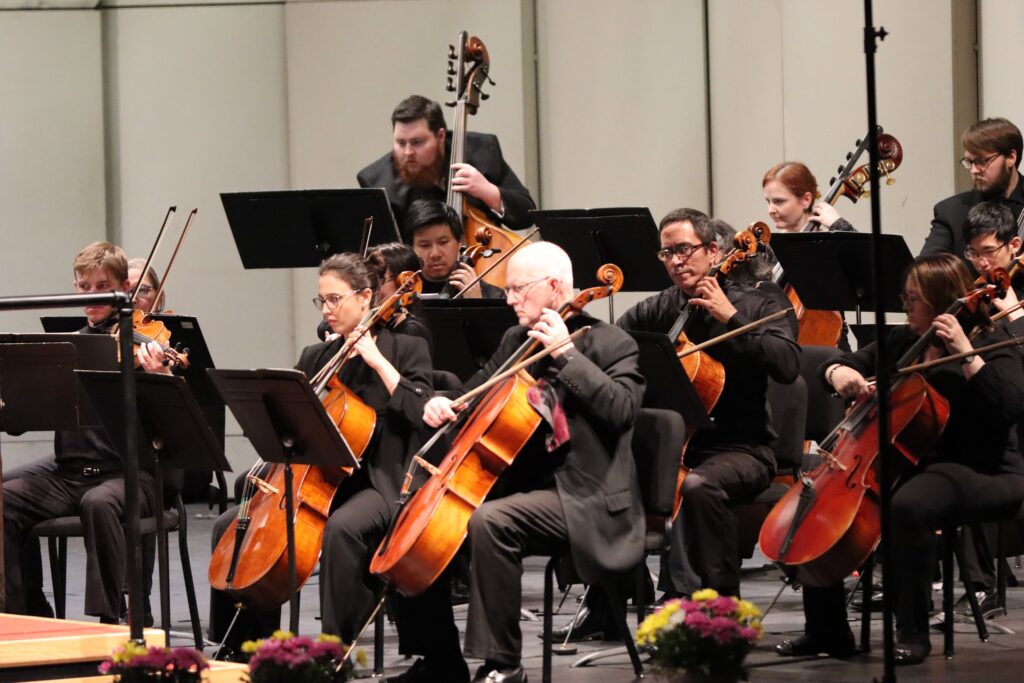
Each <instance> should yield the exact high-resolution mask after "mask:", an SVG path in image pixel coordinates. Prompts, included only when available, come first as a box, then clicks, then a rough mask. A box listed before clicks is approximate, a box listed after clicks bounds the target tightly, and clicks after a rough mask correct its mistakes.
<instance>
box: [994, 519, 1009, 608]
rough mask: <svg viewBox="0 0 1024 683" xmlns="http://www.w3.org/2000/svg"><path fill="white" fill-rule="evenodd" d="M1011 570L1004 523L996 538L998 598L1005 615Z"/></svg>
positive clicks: (1000, 526)
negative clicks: (1007, 554) (1007, 577)
mask: <svg viewBox="0 0 1024 683" xmlns="http://www.w3.org/2000/svg"><path fill="white" fill-rule="evenodd" d="M1009 571H1010V567H1009V565H1008V564H1007V563H1006V547H1005V544H1004V542H1003V524H1002V523H1000V525H999V536H998V538H997V540H996V600H997V601H998V603H999V609H1001V610H1002V612H1003V616H1004V617H1005V616H1006V574H1007V573H1008V572H1009Z"/></svg>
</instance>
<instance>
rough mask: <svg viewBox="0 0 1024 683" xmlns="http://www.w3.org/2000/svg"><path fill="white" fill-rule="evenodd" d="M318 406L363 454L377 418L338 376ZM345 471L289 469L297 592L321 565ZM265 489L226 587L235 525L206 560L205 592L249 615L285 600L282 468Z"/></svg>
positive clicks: (254, 502)
mask: <svg viewBox="0 0 1024 683" xmlns="http://www.w3.org/2000/svg"><path fill="white" fill-rule="evenodd" d="M321 402H322V404H323V406H324V408H325V409H326V411H327V414H328V415H329V416H330V417H331V420H332V421H333V422H334V424H335V425H336V426H337V427H338V430H339V432H340V433H341V435H342V437H343V438H344V439H345V441H346V443H348V445H349V448H351V449H352V453H353V454H354V455H355V456H356V458H359V459H361V458H362V456H363V454H364V453H365V452H366V448H367V446H369V444H370V439H371V438H372V437H373V432H374V429H375V427H376V424H377V413H376V411H375V410H374V409H373V408H371V407H370V406H368V405H366V403H364V402H363V401H362V400H361V399H360V398H359V397H358V396H356V395H355V394H354V393H352V391H351V390H349V389H348V387H346V386H345V385H344V384H342V383H341V382H340V381H338V378H337V376H336V375H335V376H334V377H332V378H331V380H330V381H329V382H328V384H327V391H326V393H325V395H324V396H323V397H322V398H321ZM349 474H351V470H350V469H349V468H339V469H337V470H324V469H321V468H319V467H316V466H313V465H292V477H293V479H292V493H293V496H294V523H295V566H296V578H297V586H298V587H299V588H301V587H302V585H303V584H304V583H305V582H306V581H307V580H308V579H309V577H310V575H311V574H312V573H313V569H314V568H315V567H316V563H317V561H318V560H319V559H320V549H321V545H322V541H323V534H324V527H325V525H326V524H327V518H328V517H329V516H330V513H331V503H332V501H333V500H334V494H335V493H336V492H337V489H338V486H339V485H340V484H341V482H342V481H343V480H344V479H345V478H346V477H347V476H348V475H349ZM264 481H265V482H266V485H265V486H263V487H262V488H257V490H256V492H255V493H254V494H253V496H252V498H251V500H250V501H249V510H248V516H249V525H248V528H247V529H246V531H245V537H244V538H243V540H242V545H241V546H240V547H239V551H238V552H239V559H238V561H237V563H236V567H235V574H234V576H233V577H232V580H231V582H230V584H229V582H228V580H227V577H228V574H229V572H230V568H231V564H232V558H233V557H234V553H235V536H236V533H237V531H238V520H237V519H236V520H234V521H232V522H231V525H230V526H229V527H228V528H227V531H225V533H224V535H223V536H222V537H221V539H220V541H218V542H217V547H216V548H215V549H214V551H213V554H212V556H211V557H210V570H209V580H210V586H211V587H213V588H216V589H217V590H223V591H227V592H228V593H229V594H231V595H232V596H233V597H234V598H236V599H238V600H241V601H242V602H244V603H245V604H246V605H247V606H249V607H250V608H253V609H272V608H275V607H278V606H280V605H282V604H284V603H285V602H287V601H288V599H289V598H290V595H289V578H288V545H287V524H286V515H285V465H282V464H280V463H274V464H273V465H271V467H270V469H269V471H268V472H267V475H266V477H265V478H264Z"/></svg>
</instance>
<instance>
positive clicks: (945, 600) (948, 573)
mask: <svg viewBox="0 0 1024 683" xmlns="http://www.w3.org/2000/svg"><path fill="white" fill-rule="evenodd" d="M955 534H956V532H955V530H953V529H943V530H942V541H941V546H942V614H943V624H942V627H943V628H942V631H943V639H942V640H943V647H942V650H943V653H944V654H945V656H946V659H952V658H953V655H954V654H955V650H954V648H953V545H954V540H953V537H954V536H955Z"/></svg>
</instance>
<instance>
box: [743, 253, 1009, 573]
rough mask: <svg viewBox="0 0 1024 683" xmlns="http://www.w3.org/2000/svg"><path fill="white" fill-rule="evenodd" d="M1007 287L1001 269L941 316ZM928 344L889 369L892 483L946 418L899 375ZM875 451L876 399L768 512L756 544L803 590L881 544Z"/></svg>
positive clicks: (977, 304) (912, 379)
mask: <svg viewBox="0 0 1024 683" xmlns="http://www.w3.org/2000/svg"><path fill="white" fill-rule="evenodd" d="M1000 270H1001V269H1000ZM1008 286H1009V278H1008V277H1007V276H1006V271H1005V270H1003V271H1002V272H1001V273H994V274H993V275H992V276H989V277H988V278H987V279H986V281H985V282H984V284H982V285H981V286H979V287H977V288H976V289H974V290H972V291H970V292H967V293H966V294H965V295H964V296H962V297H961V298H959V299H957V300H956V301H955V302H953V305H952V306H950V307H949V309H948V310H947V311H946V313H950V314H952V315H957V314H960V313H963V312H968V313H971V314H977V313H978V312H979V311H980V310H981V306H982V305H983V304H987V303H990V302H991V300H992V299H994V298H1000V297H1001V296H1002V295H1003V294H1005V291H1006V287H1008ZM935 338H936V336H935V328H934V327H932V328H930V329H929V330H928V331H927V332H925V333H924V334H923V335H921V337H919V338H918V340H917V341H916V342H915V343H914V345H913V346H912V347H911V348H910V349H909V350H908V351H907V352H906V353H905V354H904V355H903V357H902V358H900V359H899V361H898V362H897V365H896V378H895V381H894V382H893V385H892V390H891V393H890V425H891V431H890V438H891V446H892V447H893V448H894V449H895V450H896V451H897V452H898V453H899V454H900V455H901V456H902V457H901V458H899V459H898V460H897V462H896V463H894V464H895V466H896V467H897V469H898V470H899V474H898V476H897V477H896V478H895V480H894V481H896V480H898V479H899V477H901V476H903V475H905V474H906V473H907V472H908V471H909V470H910V469H911V468H912V466H913V465H916V464H917V462H918V461H919V460H920V459H921V458H922V457H924V455H925V454H926V453H928V452H929V451H931V450H932V449H933V448H934V446H935V444H936V443H938V440H939V438H940V436H941V435H942V432H943V430H944V429H945V426H946V423H947V421H948V420H949V402H948V401H947V400H946V399H945V398H944V397H943V396H942V395H940V394H939V393H938V392H937V391H935V389H934V388H933V387H932V386H931V385H929V384H928V382H927V380H925V378H924V377H923V376H922V375H921V374H920V373H919V372H906V370H911V369H913V367H912V366H913V364H914V363H915V362H916V361H917V360H918V359H919V358H920V356H921V355H922V354H923V353H924V352H925V350H926V349H927V348H928V346H929V345H931V344H932V343H933V341H934V340H935ZM1010 341H1012V342H1016V340H1010ZM978 351H979V350H975V351H974V352H973V353H977V352H978ZM918 367H920V366H918ZM881 452H882V447H881V445H880V444H879V443H878V397H877V395H872V396H869V397H867V398H865V399H862V400H859V401H857V402H856V403H855V404H854V405H853V406H852V407H851V409H850V411H849V412H848V413H847V414H846V416H845V417H844V418H843V420H842V421H841V422H840V423H839V424H838V425H837V426H836V427H835V429H833V430H832V432H831V434H829V436H828V437H826V439H825V440H824V441H823V442H822V445H821V455H822V461H821V464H819V465H818V466H817V467H816V468H814V469H813V470H811V471H810V472H806V473H803V474H801V476H800V478H799V480H798V482H797V484H796V485H794V486H793V487H792V488H791V489H790V490H789V491H787V492H786V494H785V495H784V496H783V497H782V499H781V500H780V501H779V502H778V503H777V504H776V505H775V507H774V508H773V509H772V511H771V512H770V513H769V514H768V517H767V518H766V519H765V521H764V524H763V525H762V527H761V532H760V536H759V538H758V542H759V544H760V547H761V552H763V553H764V554H765V556H766V557H768V559H770V560H772V561H773V562H775V563H777V564H778V565H779V566H780V567H781V568H782V570H783V571H784V572H785V573H786V574H787V575H789V576H790V577H792V578H793V579H795V580H796V581H799V582H800V583H802V584H804V585H810V586H828V585H833V584H835V583H836V582H837V581H841V580H842V579H843V578H845V577H846V576H848V575H849V574H850V573H851V572H852V571H854V570H855V569H856V568H857V567H859V566H860V565H861V564H863V563H864V561H865V560H866V559H867V557H868V555H870V554H871V553H872V552H874V549H875V547H876V546H877V545H878V542H879V540H880V539H881V508H880V505H881V488H880V487H881V484H880V481H881V475H880V467H881V461H880V458H879V456H880V455H881Z"/></svg>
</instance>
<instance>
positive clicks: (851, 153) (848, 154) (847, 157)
mask: <svg viewBox="0 0 1024 683" xmlns="http://www.w3.org/2000/svg"><path fill="white" fill-rule="evenodd" d="M852 158H853V152H847V153H846V160H847V161H849V160H850V159H852Z"/></svg>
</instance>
